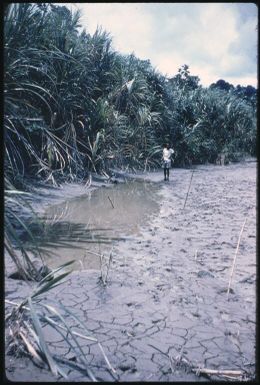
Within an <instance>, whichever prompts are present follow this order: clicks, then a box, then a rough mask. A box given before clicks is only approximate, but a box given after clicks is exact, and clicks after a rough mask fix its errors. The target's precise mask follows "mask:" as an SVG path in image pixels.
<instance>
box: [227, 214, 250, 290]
mask: <svg viewBox="0 0 260 385" xmlns="http://www.w3.org/2000/svg"><path fill="white" fill-rule="evenodd" d="M246 220H247V218H246V219H245V221H244V223H243V226H242V228H241V230H240V234H239V238H238V242H237V248H236V252H235V256H234V260H233V264H232V269H231V274H230V278H229V283H228V290H227V297H228V295H229V291H230V286H231V280H232V276H233V272H234V267H235V263H236V258H237V253H238V248H239V244H240V240H241V236H242V233H243V230H244V227H245V224H246Z"/></svg>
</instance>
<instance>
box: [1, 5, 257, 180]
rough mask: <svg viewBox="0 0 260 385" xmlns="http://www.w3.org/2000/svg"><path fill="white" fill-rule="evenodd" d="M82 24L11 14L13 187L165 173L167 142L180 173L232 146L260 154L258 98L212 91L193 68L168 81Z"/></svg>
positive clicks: (220, 86) (35, 10)
mask: <svg viewBox="0 0 260 385" xmlns="http://www.w3.org/2000/svg"><path fill="white" fill-rule="evenodd" d="M79 20H80V13H79V12H75V13H72V12H71V11H69V10H68V9H67V8H66V7H64V6H62V7H61V6H57V5H53V4H48V3H47V4H45V3H44V4H32V3H21V4H20V3H19V4H9V5H8V6H7V7H6V9H5V20H4V21H5V26H4V28H5V50H4V51H5V52H4V60H5V146H6V149H5V154H6V155H5V163H6V165H5V166H6V173H7V174H8V177H9V178H10V180H11V181H13V183H17V181H18V180H20V179H21V178H22V177H23V176H24V175H33V176H35V175H39V176H40V177H41V178H45V180H46V181H51V182H52V183H56V182H57V180H59V179H60V178H61V177H63V178H67V179H68V178H69V179H75V178H78V177H84V175H85V174H86V172H87V171H92V170H93V171H96V172H101V171H102V170H105V171H107V170H108V168H109V167H110V166H118V167H126V166H128V167H132V168H145V169H146V168H147V167H148V168H149V167H156V166H158V165H159V162H160V151H159V148H160V146H161V145H162V144H163V143H164V142H165V140H168V141H170V142H171V143H172V145H173V146H174V147H175V148H176V150H177V157H176V159H175V161H176V164H177V165H178V164H184V163H185V162H187V161H192V162H200V163H201V162H205V161H213V162H214V161H215V159H216V157H217V154H218V153H219V152H220V151H222V149H223V147H225V148H228V150H229V151H230V152H232V153H233V152H234V151H235V150H236V151H237V152H244V151H246V152H249V153H250V154H255V141H256V122H255V120H256V119H255V109H256V103H255V101H253V97H254V96H255V93H254V92H253V91H254V90H252V89H251V88H250V89H249V88H248V87H247V88H246V89H245V90H244V89H243V88H241V87H240V88H238V87H237V88H236V89H235V88H234V87H233V86H232V87H231V85H229V83H227V82H225V81H222V80H219V81H218V82H217V83H216V84H213V85H212V86H211V87H210V88H209V89H204V88H202V87H201V86H200V85H199V78H198V77H197V76H192V75H191V74H190V71H189V66H188V65H186V64H185V65H183V66H182V67H181V68H180V69H179V71H178V73H177V74H176V75H175V76H174V77H173V78H171V79H167V78H166V77H165V76H163V75H161V74H160V73H158V72H156V71H155V70H154V68H153V67H152V66H151V64H150V62H149V60H140V59H138V58H137V57H135V55H134V54H131V55H128V56H123V55H120V54H119V53H117V52H115V51H113V49H112V39H111V37H110V35H109V34H108V33H107V32H105V31H103V30H102V29H97V30H96V32H95V33H94V34H93V35H92V36H91V35H90V34H88V33H86V31H85V30H84V31H83V32H81V33H79V31H78V27H79V25H80V24H79ZM242 91H243V92H242ZM220 92H221V93H220Z"/></svg>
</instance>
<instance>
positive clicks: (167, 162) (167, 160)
mask: <svg viewBox="0 0 260 385" xmlns="http://www.w3.org/2000/svg"><path fill="white" fill-rule="evenodd" d="M172 154H174V150H173V149H172V148H170V145H169V144H168V143H167V144H165V145H164V149H163V171H164V180H169V175H170V167H171V156H172Z"/></svg>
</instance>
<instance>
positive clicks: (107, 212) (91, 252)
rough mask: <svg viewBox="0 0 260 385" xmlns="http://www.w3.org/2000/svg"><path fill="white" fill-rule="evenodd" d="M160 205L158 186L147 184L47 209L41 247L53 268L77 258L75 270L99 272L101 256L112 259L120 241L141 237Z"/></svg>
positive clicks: (97, 193)
mask: <svg viewBox="0 0 260 385" xmlns="http://www.w3.org/2000/svg"><path fill="white" fill-rule="evenodd" d="M158 202H159V194H158V185H156V184H155V183H151V182H147V181H140V180H138V181H137V180H136V181H128V182H127V183H119V184H115V185H113V186H111V187H102V188H99V189H97V190H94V191H89V192H88V193H87V194H85V195H83V196H80V197H77V198H74V199H70V200H66V201H64V202H63V203H62V204H58V205H54V206H51V207H49V208H48V209H47V210H46V212H45V215H44V217H45V218H46V231H45V232H44V234H40V236H39V237H38V246H39V247H40V248H41V249H42V250H43V255H44V256H45V259H46V262H47V264H48V265H49V266H50V267H57V266H59V265H61V264H62V263H64V262H67V261H69V260H72V259H75V260H76V261H78V262H77V263H76V264H75V269H93V268H94V269H99V268H100V254H103V255H104V258H105V259H106V258H108V257H109V255H110V252H111V250H112V248H113V245H114V244H115V242H116V241H120V240H121V241H122V240H124V238H125V237H128V238H129V237H131V236H133V235H136V234H138V233H139V231H140V226H142V225H143V224H145V223H146V221H147V220H148V218H149V217H150V216H151V215H155V214H156V212H157V211H158V210H159V203H158ZM105 259H104V260H105Z"/></svg>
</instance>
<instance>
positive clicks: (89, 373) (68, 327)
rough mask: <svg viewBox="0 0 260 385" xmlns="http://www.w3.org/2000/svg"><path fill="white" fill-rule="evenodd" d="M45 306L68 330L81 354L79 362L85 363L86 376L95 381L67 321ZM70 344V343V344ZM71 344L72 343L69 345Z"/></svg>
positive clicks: (48, 306) (50, 307)
mask: <svg viewBox="0 0 260 385" xmlns="http://www.w3.org/2000/svg"><path fill="white" fill-rule="evenodd" d="M45 307H46V308H48V309H49V311H50V312H52V313H53V314H55V315H56V316H58V318H59V319H60V320H61V321H62V323H63V324H64V325H65V327H66V330H67V332H68V334H69V335H71V337H72V339H73V341H74V342H75V344H76V346H77V348H78V349H79V351H80V352H81V355H82V357H83V358H81V356H79V358H80V360H81V362H82V363H83V364H84V365H86V371H87V373H88V376H89V378H90V379H91V380H92V381H94V382H97V379H96V378H95V376H94V374H93V373H92V371H91V370H90V369H89V368H88V363H87V361H86V359H85V353H84V351H83V350H82V348H81V346H80V345H79V343H78V341H77V339H76V338H75V335H74V334H73V333H72V332H71V328H70V326H69V325H68V324H67V322H66V321H65V319H64V318H63V317H62V315H61V314H60V313H58V312H57V310H56V309H55V308H54V307H53V306H50V305H45ZM66 341H67V342H69V341H68V338H66ZM70 345H71V344H70ZM71 346H72V345H71Z"/></svg>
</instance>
